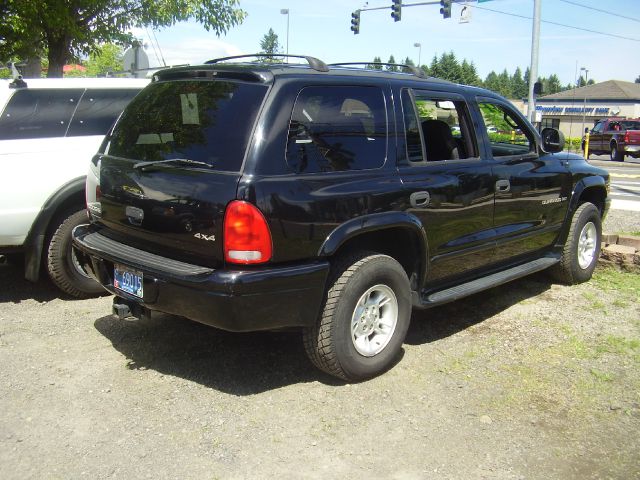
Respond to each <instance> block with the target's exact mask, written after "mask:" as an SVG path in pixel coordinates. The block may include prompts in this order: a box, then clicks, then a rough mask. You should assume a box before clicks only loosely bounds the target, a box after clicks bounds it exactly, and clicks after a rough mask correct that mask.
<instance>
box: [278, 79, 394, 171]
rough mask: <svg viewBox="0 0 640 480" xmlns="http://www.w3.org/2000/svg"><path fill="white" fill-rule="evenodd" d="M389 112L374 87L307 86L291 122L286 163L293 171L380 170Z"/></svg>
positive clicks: (295, 107)
mask: <svg viewBox="0 0 640 480" xmlns="http://www.w3.org/2000/svg"><path fill="white" fill-rule="evenodd" d="M386 150H387V116H386V110H385V103H384V95H383V93H382V90H381V89H380V88H377V87H355V86H345V87H343V86H335V87H334V86H327V87H306V88H304V89H302V90H301V91H300V93H299V95H298V98H297V99H296V103H295V105H294V107H293V113H292V115H291V122H290V124H289V134H288V139H287V153H286V156H287V163H288V165H289V166H290V167H291V168H292V169H293V170H294V171H295V172H297V173H318V172H335V171H345V170H363V169H373V168H379V167H381V166H382V165H383V163H384V161H385V158H386Z"/></svg>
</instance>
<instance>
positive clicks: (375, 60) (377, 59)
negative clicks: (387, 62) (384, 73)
mask: <svg viewBox="0 0 640 480" xmlns="http://www.w3.org/2000/svg"><path fill="white" fill-rule="evenodd" d="M373 63H374V64H373V65H371V69H372V70H382V65H380V64H381V63H382V59H381V58H380V57H373ZM376 64H377V65H376Z"/></svg>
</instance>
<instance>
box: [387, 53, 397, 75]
mask: <svg viewBox="0 0 640 480" xmlns="http://www.w3.org/2000/svg"><path fill="white" fill-rule="evenodd" d="M387 63H396V59H395V57H394V56H393V55H391V56H390V57H389V60H387ZM387 70H388V71H390V72H397V71H399V69H398V67H396V66H393V65H388V66H387Z"/></svg>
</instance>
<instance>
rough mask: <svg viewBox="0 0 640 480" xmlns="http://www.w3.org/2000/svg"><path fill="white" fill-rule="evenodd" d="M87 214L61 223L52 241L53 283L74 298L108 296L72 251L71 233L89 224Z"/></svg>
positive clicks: (50, 265) (80, 213) (50, 268)
mask: <svg viewBox="0 0 640 480" xmlns="http://www.w3.org/2000/svg"><path fill="white" fill-rule="evenodd" d="M88 221H89V220H88V218H87V211H86V210H80V211H78V212H74V213H72V214H71V215H68V216H64V217H62V218H61V219H60V221H59V223H58V225H57V227H55V231H54V232H53V234H52V236H51V239H50V241H49V247H48V249H47V269H48V271H49V277H50V278H51V281H53V283H54V284H55V285H56V286H57V287H58V288H59V289H60V290H62V291H63V292H65V293H68V294H69V295H71V296H72V297H75V298H87V297H90V296H94V295H98V294H101V293H105V292H104V289H103V288H102V286H101V285H100V284H99V283H98V282H96V281H95V280H94V279H93V278H91V277H90V276H89V275H88V274H87V272H85V271H84V270H83V268H82V267H81V266H80V263H79V262H78V259H77V258H76V255H75V253H74V252H73V249H72V240H71V231H72V230H73V229H74V228H75V227H76V226H78V225H81V224H83V223H87V222H88Z"/></svg>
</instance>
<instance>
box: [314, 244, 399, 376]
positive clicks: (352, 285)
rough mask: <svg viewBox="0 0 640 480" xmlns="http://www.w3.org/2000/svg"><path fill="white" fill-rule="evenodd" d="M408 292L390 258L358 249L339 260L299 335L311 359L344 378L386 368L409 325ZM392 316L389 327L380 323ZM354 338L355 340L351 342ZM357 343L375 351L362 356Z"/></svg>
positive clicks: (396, 263) (376, 371)
mask: <svg viewBox="0 0 640 480" xmlns="http://www.w3.org/2000/svg"><path fill="white" fill-rule="evenodd" d="M410 291H411V290H410V285H409V280H408V278H407V274H406V273H405V271H404V269H403V268H402V266H401V265H400V264H399V263H398V262H397V261H396V260H394V259H393V258H391V257H388V256H386V255H379V254H375V253H363V252H361V253H359V254H354V255H350V256H348V257H343V258H341V259H339V260H338V262H336V264H335V265H334V267H333V268H332V274H331V277H330V279H329V284H328V289H327V292H326V298H325V302H324V303H323V307H322V311H321V314H320V318H319V319H318V321H317V323H316V325H314V326H313V327H310V328H307V329H305V330H304V333H303V339H304V346H305V350H306V352H307V355H308V356H309V358H310V359H311V362H313V364H314V365H315V366H316V367H318V368H319V369H320V370H323V371H324V372H327V373H329V374H330V375H333V376H335V377H338V378H341V379H343V380H348V381H358V380H364V379H367V378H371V377H373V376H376V375H378V374H380V373H382V372H384V371H386V370H388V369H389V368H390V367H391V366H392V365H393V364H394V362H395V360H396V358H397V357H398V356H399V353H400V350H401V348H402V343H403V342H404V338H405V336H406V334H407V329H408V328H409V322H410V320H411V294H410ZM381 292H384V293H385V294H386V295H387V297H388V301H385V300H383V299H384V298H385V296H384V294H381ZM368 293H369V294H370V296H367V297H366V298H368V299H369V301H370V303H368V304H369V305H370V307H367V310H363V307H362V302H365V300H364V299H365V295H366V294H368ZM374 295H375V296H376V297H375V298H376V299H379V302H380V303H378V304H377V307H375V305H373V304H375V303H376V302H377V301H378V300H375V299H374ZM394 300H395V305H394ZM396 307H397V308H396ZM357 308H358V310H359V311H358V314H359V315H361V317H360V318H361V320H360V322H357V323H354V327H353V328H355V329H356V333H352V319H353V318H354V317H355V316H356V311H357ZM369 308H372V310H371V311H369V310H368V309H369ZM376 308H377V313H376V311H375V309H376ZM394 312H395V313H396V314H397V315H394ZM381 316H382V317H384V318H385V320H383V319H382V318H381ZM365 317H366V319H365ZM393 318H395V326H394V328H390V327H384V328H383V327H382V326H383V325H384V324H385V322H386V321H387V320H389V319H393ZM361 323H362V325H361ZM374 325H376V326H374ZM369 328H370V329H373V330H376V329H379V330H385V329H386V330H387V332H378V331H371V330H369ZM360 329H362V330H360ZM358 330H360V331H359V332H358ZM355 337H357V338H358V339H359V340H358V341H355V340H354V338H355ZM382 337H384V338H382ZM381 338H382V340H381ZM362 342H364V343H366V344H369V345H368V346H369V347H371V350H377V349H379V350H378V351H369V352H367V353H368V355H365V354H363V353H362V352H361V351H360V350H361V349H362V348H363V343H362ZM356 343H358V346H356Z"/></svg>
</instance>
